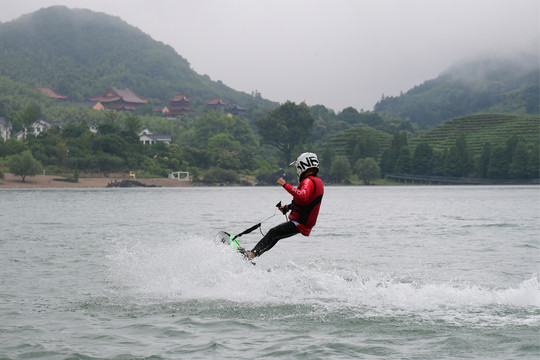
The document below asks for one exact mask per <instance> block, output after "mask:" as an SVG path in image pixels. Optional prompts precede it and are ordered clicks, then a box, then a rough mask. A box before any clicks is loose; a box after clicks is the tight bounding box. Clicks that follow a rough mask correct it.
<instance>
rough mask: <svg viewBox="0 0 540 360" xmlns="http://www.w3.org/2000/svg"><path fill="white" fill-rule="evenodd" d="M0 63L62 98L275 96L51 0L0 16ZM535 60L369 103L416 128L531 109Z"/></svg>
mask: <svg viewBox="0 0 540 360" xmlns="http://www.w3.org/2000/svg"><path fill="white" fill-rule="evenodd" d="M202 46H211V45H208V44H202ZM216 61H219V59H216ZM0 63H1V64H2V66H1V67H0V75H1V76H5V77H7V78H10V79H11V80H13V81H16V82H19V83H23V84H26V85H28V86H30V87H34V86H45V87H50V88H52V89H54V91H56V92H57V93H59V94H62V95H69V100H70V101H83V100H85V99H87V98H89V97H94V96H97V95H99V94H102V93H103V91H105V90H106V89H107V88H108V87H109V86H114V87H117V88H130V89H132V90H133V91H135V92H136V93H137V94H138V95H140V96H142V97H145V98H149V99H151V100H152V101H153V103H154V104H155V105H166V104H167V100H168V99H170V98H172V97H173V96H174V94H176V93H184V94H186V95H187V96H188V97H189V98H192V99H193V102H194V103H195V104H197V103H198V104H201V103H203V102H204V101H208V100H210V99H211V98H213V97H220V98H222V99H223V100H225V101H227V102H229V103H237V104H239V105H241V106H246V105H248V104H252V105H254V104H255V105H260V106H264V107H274V106H275V105H276V104H277V103H276V102H272V101H270V100H265V99H262V98H261V97H260V96H257V97H253V96H251V95H249V94H246V93H244V92H241V91H236V90H234V89H232V88H230V87H228V86H226V85H225V84H223V83H222V82H221V81H212V80H211V79H210V78H209V77H208V76H206V75H199V74H197V73H196V72H195V71H194V70H192V69H191V67H190V64H189V62H188V60H186V59H185V58H183V57H182V56H181V55H179V54H178V53H177V52H176V51H175V50H174V49H173V48H172V47H171V46H169V45H166V44H163V43H162V42H159V41H156V40H154V39H152V38H151V37H150V36H149V35H147V34H145V33H143V32H142V31H141V30H140V29H138V28H136V27H134V26H131V25H129V24H127V23H126V22H124V21H123V20H121V19H120V18H119V17H115V16H111V15H107V14H104V13H97V12H94V11H91V10H87V9H68V8H67V7H65V6H53V7H49V8H43V9H41V10H38V11H36V12H34V13H31V14H27V15H23V16H21V17H20V18H18V19H16V20H14V21H10V22H7V23H0ZM538 63H539V59H538V54H534V55H527V56H516V57H515V58H514V59H508V58H507V59H501V58H494V57H492V58H488V57H486V58H481V59H475V60H472V61H467V62H463V63H460V64H456V65H454V66H452V67H451V68H449V69H448V70H446V71H444V72H443V73H441V75H440V76H439V77H437V78H435V79H431V80H427V81H425V82H424V83H422V84H420V85H418V86H415V87H414V88H412V89H410V90H408V91H407V92H406V93H404V94H402V95H400V96H397V97H384V98H383V99H381V101H379V102H378V103H377V104H376V105H375V107H374V110H375V112H379V113H381V114H386V115H388V116H390V117H395V118H401V119H409V120H410V122H411V123H416V124H418V126H419V128H420V129H429V128H433V127H435V126H437V125H439V124H441V123H443V122H444V121H446V120H450V119H453V118H457V117H460V116H463V115H470V114H475V113H482V112H491V113H510V114H518V115H525V114H538V112H539V97H540V95H539V76H540V74H539V69H538Z"/></svg>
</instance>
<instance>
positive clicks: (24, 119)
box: [13, 105, 41, 131]
mask: <svg viewBox="0 0 540 360" xmlns="http://www.w3.org/2000/svg"><path fill="white" fill-rule="evenodd" d="M40 116H41V108H40V107H39V106H38V105H28V106H27V107H26V108H24V109H23V110H20V111H17V112H16V113H15V114H14V115H13V118H14V121H13V125H14V128H18V129H21V130H23V131H24V130H25V129H28V127H29V126H31V125H32V124H33V123H34V122H35V121H37V120H38V119H39V117H40Z"/></svg>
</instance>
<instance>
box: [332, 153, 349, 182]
mask: <svg viewBox="0 0 540 360" xmlns="http://www.w3.org/2000/svg"><path fill="white" fill-rule="evenodd" d="M330 172H331V173H332V175H334V176H335V178H336V179H337V181H338V182H343V181H345V180H348V179H349V178H350V177H351V164H350V163H349V159H347V157H346V156H344V155H337V156H336V157H335V158H334V160H333V161H332V166H331V168H330Z"/></svg>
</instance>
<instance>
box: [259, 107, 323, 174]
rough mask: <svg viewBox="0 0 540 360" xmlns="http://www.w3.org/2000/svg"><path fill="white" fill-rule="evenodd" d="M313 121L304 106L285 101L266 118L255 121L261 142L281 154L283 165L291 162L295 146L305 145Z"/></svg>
mask: <svg viewBox="0 0 540 360" xmlns="http://www.w3.org/2000/svg"><path fill="white" fill-rule="evenodd" d="M313 122H314V119H313V117H312V116H311V114H310V112H309V109H308V107H307V105H306V104H303V103H302V104H299V105H296V104H295V103H293V102H290V101H287V102H286V103H285V104H283V105H281V106H280V107H278V108H276V109H274V110H272V111H271V112H270V113H269V114H268V115H267V116H265V117H262V118H259V119H257V127H258V132H259V135H261V137H262V142H263V143H266V144H269V145H272V146H274V147H276V148H277V149H278V150H280V151H281V152H282V155H283V163H284V164H289V163H290V162H291V157H292V151H293V149H294V147H295V146H298V145H302V144H305V143H306V141H307V140H308V139H309V136H310V129H311V126H312V125H313Z"/></svg>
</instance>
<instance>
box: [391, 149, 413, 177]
mask: <svg viewBox="0 0 540 360" xmlns="http://www.w3.org/2000/svg"><path fill="white" fill-rule="evenodd" d="M394 172H395V173H397V174H409V173H410V172H411V150H409V147H408V146H404V147H402V148H401V150H400V152H399V156H398V158H397V160H396V164H395V165H394Z"/></svg>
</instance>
